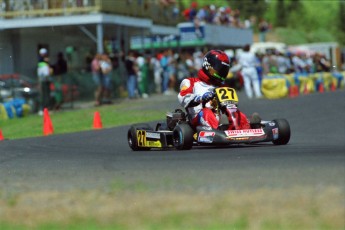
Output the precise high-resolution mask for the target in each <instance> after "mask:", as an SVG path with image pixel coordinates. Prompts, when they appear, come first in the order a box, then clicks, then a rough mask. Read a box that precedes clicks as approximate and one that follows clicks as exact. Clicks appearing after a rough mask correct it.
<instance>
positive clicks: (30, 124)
mask: <svg viewBox="0 0 345 230" xmlns="http://www.w3.org/2000/svg"><path fill="white" fill-rule="evenodd" d="M154 103H155V102H154ZM149 104H150V100H137V101H131V103H130V104H129V103H126V102H125V101H123V102H121V103H119V104H114V105H108V106H101V107H92V108H87V109H74V110H65V111H59V112H54V113H52V114H51V115H50V118H51V120H52V123H53V127H54V134H62V133H71V132H78V131H85V130H91V129H93V119H94V113H95V112H96V111H99V113H100V115H101V120H102V124H103V128H109V127H115V126H120V125H126V124H132V123H138V122H140V123H141V122H148V121H154V120H164V119H165V114H166V112H167V110H166V109H158V110H157V109H156V110H153V109H146V107H147V106H148V105H149ZM0 130H1V131H2V133H3V136H4V138H5V139H18V138H27V137H37V136H43V116H39V115H36V114H31V115H29V116H27V117H24V118H13V119H8V120H0Z"/></svg>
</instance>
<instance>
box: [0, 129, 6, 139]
mask: <svg viewBox="0 0 345 230" xmlns="http://www.w3.org/2000/svg"><path fill="white" fill-rule="evenodd" d="M3 140H5V138H4V136H3V135H2V131H1V129H0V141H3Z"/></svg>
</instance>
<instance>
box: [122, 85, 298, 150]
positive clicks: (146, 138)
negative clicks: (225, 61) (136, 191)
mask: <svg viewBox="0 0 345 230" xmlns="http://www.w3.org/2000/svg"><path fill="white" fill-rule="evenodd" d="M214 95H215V96H214V98H213V99H212V100H211V102H210V104H211V105H212V107H213V109H214V110H215V111H216V112H218V113H219V114H221V115H224V114H225V115H226V116H227V117H228V118H229V119H228V120H230V121H231V120H232V121H234V123H236V121H235V119H236V118H235V116H234V114H233V112H232V111H233V110H232V109H233V108H234V105H236V104H237V103H238V97H237V93H236V90H235V89H233V88H229V87H219V88H216V89H215V91H214ZM203 106H205V103H204V104H203ZM228 127H229V124H226V122H225V123H223V124H220V125H219V127H218V129H211V128H209V127H205V126H198V127H196V128H193V127H192V126H191V124H190V119H189V117H188V114H186V113H185V112H184V111H183V110H181V109H176V110H175V111H173V112H170V113H168V114H167V115H166V122H164V123H157V124H156V127H155V128H152V127H151V125H150V124H148V123H140V124H134V125H132V126H131V127H130V128H129V130H128V134H127V139H128V144H129V147H130V148H131V149H132V150H134V151H139V150H150V149H152V148H156V149H157V148H158V149H167V148H176V149H178V150H189V149H191V148H192V147H193V146H198V145H199V146H201V145H214V146H220V145H231V144H252V143H259V142H272V143H273V144H275V145H286V144H287V143H288V142H289V140H290V133H291V132H290V125H289V123H288V121H287V120H286V119H274V120H270V121H264V120H260V121H259V123H258V124H255V125H252V124H251V128H250V129H242V130H240V129H235V130H228V129H227V128H228ZM235 128H236V127H235Z"/></svg>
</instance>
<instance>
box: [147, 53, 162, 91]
mask: <svg viewBox="0 0 345 230" xmlns="http://www.w3.org/2000/svg"><path fill="white" fill-rule="evenodd" d="M158 56H159V55H154V56H152V58H151V60H150V62H151V66H152V68H153V79H154V85H155V90H154V91H155V92H156V93H161V92H162V89H161V88H162V68H161V65H160V59H159V58H158Z"/></svg>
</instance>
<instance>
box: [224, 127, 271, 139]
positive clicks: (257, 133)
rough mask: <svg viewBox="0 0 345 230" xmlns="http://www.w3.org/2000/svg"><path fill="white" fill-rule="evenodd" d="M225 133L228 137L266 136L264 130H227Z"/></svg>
mask: <svg viewBox="0 0 345 230" xmlns="http://www.w3.org/2000/svg"><path fill="white" fill-rule="evenodd" d="M224 132H225V134H226V135H227V136H228V137H244V136H245V137H256V136H261V135H264V134H265V132H264V130H263V129H243V130H226V131H224Z"/></svg>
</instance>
